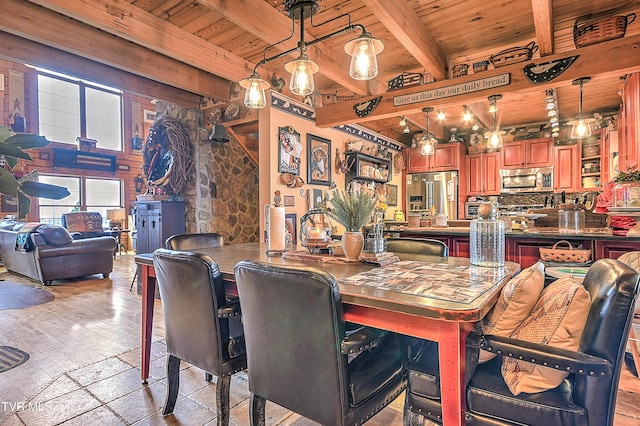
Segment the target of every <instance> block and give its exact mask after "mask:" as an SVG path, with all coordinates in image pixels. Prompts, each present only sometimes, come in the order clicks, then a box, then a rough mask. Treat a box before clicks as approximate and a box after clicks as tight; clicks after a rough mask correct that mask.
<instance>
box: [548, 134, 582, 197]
mask: <svg viewBox="0 0 640 426" xmlns="http://www.w3.org/2000/svg"><path fill="white" fill-rule="evenodd" d="M554 150H555V154H554V156H555V162H554V173H553V188H554V191H556V192H560V191H568V192H571V191H577V190H579V182H578V179H579V172H580V170H579V169H580V164H579V161H578V145H562V146H556V147H554Z"/></svg>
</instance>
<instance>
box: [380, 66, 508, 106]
mask: <svg viewBox="0 0 640 426" xmlns="http://www.w3.org/2000/svg"><path fill="white" fill-rule="evenodd" d="M509 84H511V74H510V73H505V74H499V75H494V76H493V77H486V78H480V79H478V80H472V81H468V82H466V83H460V84H454V85H452V86H445V87H440V88H438V89H432V90H424V91H422V92H416V93H410V94H407V95H399V96H394V97H393V106H401V105H409V104H416V103H419V102H425V101H432V100H434V99H442V98H448V97H451V96H457V95H463V94H465V93H473V92H479V91H481V90H487V89H493V88H495V87H502V86H508V85H509Z"/></svg>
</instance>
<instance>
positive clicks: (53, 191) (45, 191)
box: [20, 181, 71, 200]
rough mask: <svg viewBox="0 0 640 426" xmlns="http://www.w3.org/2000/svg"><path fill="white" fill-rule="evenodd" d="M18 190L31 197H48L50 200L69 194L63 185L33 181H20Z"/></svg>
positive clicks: (59, 198)
mask: <svg viewBox="0 0 640 426" xmlns="http://www.w3.org/2000/svg"><path fill="white" fill-rule="evenodd" d="M20 190H21V191H22V192H24V193H25V194H27V195H29V196H31V197H40V198H50V199H52V200H61V199H63V198H65V197H68V196H69V195H71V193H70V192H69V190H68V189H67V188H65V187H63V186H58V185H50V184H48V183H42V182H33V181H25V182H22V183H21V184H20Z"/></svg>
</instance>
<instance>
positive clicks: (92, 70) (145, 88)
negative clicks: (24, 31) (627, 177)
mask: <svg viewBox="0 0 640 426" xmlns="http://www.w3.org/2000/svg"><path fill="white" fill-rule="evenodd" d="M0 57H1V58H3V59H6V60H9V61H17V62H24V63H27V64H32V65H37V66H39V67H42V68H46V69H49V70H52V71H57V72H61V73H63V74H68V75H72V76H75V77H79V78H85V79H91V80H93V81H97V82H100V83H102V84H106V85H107V86H112V87H118V88H120V89H123V90H126V91H128V92H130V93H133V94H136V95H138V96H142V97H145V98H150V99H159V100H163V101H166V102H171V103H174V104H177V105H183V106H185V107H187V108H198V107H199V106H200V99H201V97H200V95H197V94H195V93H192V92H188V91H185V90H181V89H177V88H175V87H173V86H170V85H167V84H163V83H158V82H156V81H153V80H149V79H146V78H143V77H140V76H137V75H134V74H132V73H128V72H126V71H122V70H119V69H115V68H113V67H110V66H108V65H104V64H100V63H98V62H95V61H92V60H90V59H85V58H82V57H80V56H77V55H74V54H72V53H67V52H63V51H61V50H58V49H55V48H53V47H49V46H45V45H44V44H41V43H37V42H34V41H31V40H27V39H25V38H22V37H19V36H16V35H13V34H9V33H6V32H3V31H0Z"/></svg>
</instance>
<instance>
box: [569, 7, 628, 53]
mask: <svg viewBox="0 0 640 426" xmlns="http://www.w3.org/2000/svg"><path fill="white" fill-rule="evenodd" d="M635 19H636V14H635V13H630V14H628V15H626V16H622V15H618V16H608V17H603V18H598V19H592V20H590V21H587V22H583V23H580V19H578V20H577V21H576V23H575V24H574V25H573V42H574V43H575V45H576V47H584V46H589V45H591V44H596V43H602V42H604V41H609V40H615V39H617V38H622V37H624V34H625V32H626V31H627V25H629V24H631V23H632V22H633V21H635Z"/></svg>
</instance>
